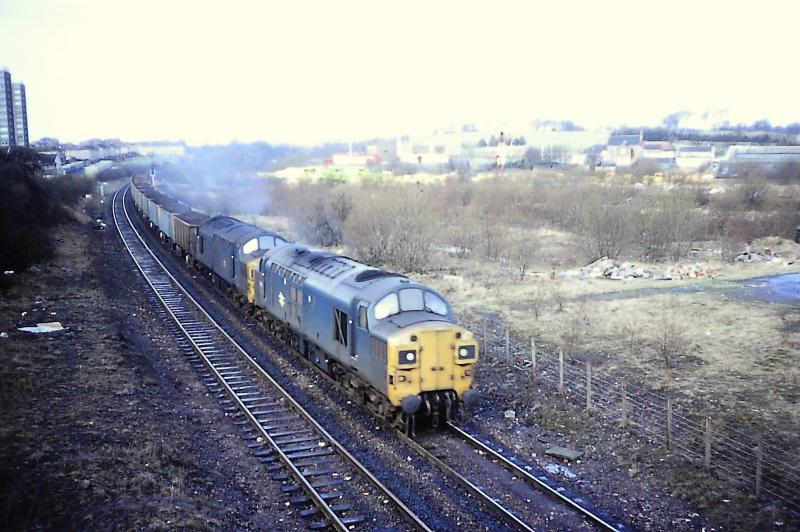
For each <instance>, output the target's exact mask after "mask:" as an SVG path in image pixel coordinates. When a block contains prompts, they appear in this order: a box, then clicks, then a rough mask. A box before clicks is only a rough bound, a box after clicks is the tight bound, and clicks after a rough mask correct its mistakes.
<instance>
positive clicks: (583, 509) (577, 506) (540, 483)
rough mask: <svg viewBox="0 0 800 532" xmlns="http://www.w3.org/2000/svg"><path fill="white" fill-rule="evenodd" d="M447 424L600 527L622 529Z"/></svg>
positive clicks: (451, 429)
mask: <svg viewBox="0 0 800 532" xmlns="http://www.w3.org/2000/svg"><path fill="white" fill-rule="evenodd" d="M446 426H447V429H448V430H449V431H451V432H453V433H454V434H456V435H457V436H458V437H459V438H461V439H463V440H464V441H466V442H467V443H469V444H470V445H472V446H474V447H475V448H477V449H479V450H481V451H482V452H484V453H486V454H487V455H489V456H491V457H492V458H494V459H496V460H498V461H499V462H500V463H501V464H502V465H503V467H505V468H507V469H510V470H511V471H513V472H514V473H516V474H518V475H521V476H522V478H524V479H525V480H527V481H528V482H529V483H531V484H534V485H535V486H536V487H538V488H539V489H541V490H543V491H545V492H546V493H548V494H549V495H552V496H553V497H555V498H556V499H558V500H559V501H561V502H563V503H564V504H566V505H568V506H570V507H572V509H574V510H576V511H577V512H579V513H580V514H582V515H583V516H584V517H586V518H587V519H588V520H589V521H591V522H592V523H594V524H596V525H597V526H599V527H601V528H603V529H606V530H614V531H619V530H621V529H622V528H619V527H615V526H614V525H611V524H610V523H608V521H606V520H605V519H604V518H602V517H600V516H599V515H597V514H596V513H594V512H592V511H591V510H589V509H588V508H586V507H584V506H582V505H581V504H579V503H577V502H576V501H574V500H572V499H570V498H569V497H567V496H566V495H564V494H563V493H561V492H559V491H558V490H556V489H555V488H553V487H551V486H549V485H548V484H547V483H546V482H543V481H542V480H540V479H538V478H536V477H535V476H533V475H531V474H530V473H529V472H528V471H526V470H525V469H523V468H521V467H520V466H518V465H517V464H515V463H514V462H512V461H511V460H509V459H508V458H506V457H505V456H503V455H502V454H500V453H498V452H497V451H495V450H494V449H492V448H491V447H489V446H488V445H486V444H485V443H483V442H482V441H480V440H479V439H477V438H476V437H475V436H473V435H472V434H469V433H468V432H466V431H465V430H463V429H461V428H460V427H457V426H455V425H453V424H452V423H449V422H448V423H447V425H446Z"/></svg>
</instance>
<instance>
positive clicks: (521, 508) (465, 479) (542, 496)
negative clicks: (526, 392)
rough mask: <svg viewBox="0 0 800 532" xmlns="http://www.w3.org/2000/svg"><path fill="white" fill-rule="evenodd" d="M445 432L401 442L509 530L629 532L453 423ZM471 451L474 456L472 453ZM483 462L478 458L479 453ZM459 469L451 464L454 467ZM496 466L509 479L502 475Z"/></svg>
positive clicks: (449, 424) (401, 436) (400, 434)
mask: <svg viewBox="0 0 800 532" xmlns="http://www.w3.org/2000/svg"><path fill="white" fill-rule="evenodd" d="M445 429H446V430H445V431H443V432H440V433H433V434H428V435H424V436H423V437H422V438H419V439H418V440H417V441H415V440H412V439H410V438H408V437H407V436H405V435H404V434H402V433H400V432H398V435H399V436H400V438H401V439H403V440H404V441H405V443H406V444H407V445H409V446H410V447H411V448H413V449H414V450H415V451H416V452H417V453H418V454H420V455H421V456H422V457H423V458H425V459H426V460H428V461H429V462H430V463H431V464H433V465H434V466H435V467H436V468H437V469H439V470H440V471H442V472H443V473H445V474H446V475H448V476H450V477H451V478H453V479H454V480H455V481H456V482H457V483H458V484H459V485H461V486H462V487H463V488H464V489H466V490H467V491H469V492H470V493H471V494H472V495H473V496H475V497H476V498H478V499H479V500H481V501H482V502H483V503H484V504H485V505H486V506H487V507H488V508H489V509H490V510H492V511H493V512H494V513H495V514H496V515H497V516H498V517H500V518H501V519H503V520H504V521H505V522H506V523H507V524H508V525H509V526H510V527H512V528H514V529H518V530H527V531H531V530H536V529H539V528H541V527H542V526H548V525H554V526H556V527H557V528H559V529H563V530H579V529H601V530H614V531H619V530H625V529H626V528H627V527H625V526H624V525H622V524H618V525H616V526H615V525H612V524H610V522H609V521H610V519H609V518H608V517H605V516H602V515H600V514H599V513H598V512H596V511H594V510H592V509H590V508H589V507H588V505H586V502H585V501H583V500H582V499H579V498H575V499H573V498H570V497H568V496H566V495H565V494H564V493H562V491H561V490H559V489H558V488H557V487H554V486H552V485H551V484H550V483H549V482H547V480H546V479H540V478H537V477H536V476H534V475H532V474H531V473H530V472H529V471H528V470H526V469H525V468H524V467H521V466H520V465H518V464H517V463H515V461H514V460H512V459H511V458H509V457H507V456H505V455H504V454H502V453H501V452H500V451H497V450H495V449H493V448H492V447H490V446H489V445H487V444H486V443H484V442H482V441H481V440H480V439H478V438H477V437H475V436H473V435H471V434H469V433H468V432H466V431H465V430H463V429H461V428H459V427H457V426H455V425H453V424H452V423H448V424H447V425H446V427H445ZM465 446H466V448H465ZM469 449H472V450H473V452H472V453H470V451H469ZM476 453H477V454H478V455H480V457H481V458H488V459H489V460H488V461H487V460H483V459H478V460H475V459H474V458H473V455H474V454H476ZM456 461H457V462H459V464H458V465H451V464H452V463H453V462H456ZM489 461H491V462H492V463H496V464H499V465H500V467H501V468H502V469H503V470H505V471H506V472H507V475H502V474H501V475H498V473H497V471H496V468H495V467H493V466H492V465H491V464H490V463H489Z"/></svg>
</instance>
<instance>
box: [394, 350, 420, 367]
mask: <svg viewBox="0 0 800 532" xmlns="http://www.w3.org/2000/svg"><path fill="white" fill-rule="evenodd" d="M399 355H400V356H399V358H400V360H399V361H398V362H399V363H400V364H413V363H415V362H416V361H417V352H416V351H415V350H413V349H406V350H403V351H400V353H399Z"/></svg>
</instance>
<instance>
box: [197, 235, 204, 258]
mask: <svg viewBox="0 0 800 532" xmlns="http://www.w3.org/2000/svg"><path fill="white" fill-rule="evenodd" d="M197 238H199V239H200V253H201V254H202V253H205V246H204V245H203V243H204V241H205V239H204V238H203V237H202V236H198V237H197Z"/></svg>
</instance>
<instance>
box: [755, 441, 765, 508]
mask: <svg viewBox="0 0 800 532" xmlns="http://www.w3.org/2000/svg"><path fill="white" fill-rule="evenodd" d="M762 443H763V440H762V437H761V436H759V437H758V444H757V445H756V497H761V476H762V475H763V473H764V469H763V468H764V446H763V445H762Z"/></svg>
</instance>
